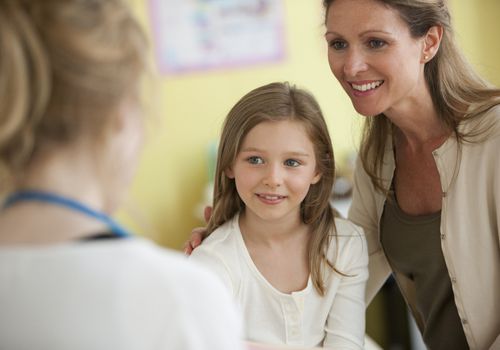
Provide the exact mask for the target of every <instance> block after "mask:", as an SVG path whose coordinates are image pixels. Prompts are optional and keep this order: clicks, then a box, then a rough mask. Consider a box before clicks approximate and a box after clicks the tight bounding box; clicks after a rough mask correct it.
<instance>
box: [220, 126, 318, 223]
mask: <svg viewBox="0 0 500 350" xmlns="http://www.w3.org/2000/svg"><path fill="white" fill-rule="evenodd" d="M225 173H226V176H228V177H229V178H234V179H235V182H236V189H237V191H238V194H239V196H240V198H241V200H242V201H243V202H244V203H245V206H246V215H247V217H249V216H256V217H258V218H260V219H261V220H265V221H276V220H283V219H285V220H297V219H300V204H301V203H302V201H303V200H304V198H305V196H306V195H307V192H308V191H309V187H310V186H311V185H312V184H315V183H317V182H318V181H319V180H320V178H321V174H319V173H318V171H317V167H316V157H315V153H314V146H313V144H312V142H311V140H310V139H309V136H308V134H307V132H306V130H305V128H304V126H303V125H302V124H301V123H300V122H296V121H288V120H284V121H275V122H271V121H269V122H262V123H260V124H258V125H257V126H255V127H254V128H253V129H251V130H250V131H249V132H248V134H247V135H246V136H245V138H244V140H243V143H242V145H241V148H240V151H239V153H238V155H237V157H236V160H235V162H234V164H233V166H232V167H231V169H228V170H226V172H225Z"/></svg>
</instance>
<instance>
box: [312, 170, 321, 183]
mask: <svg viewBox="0 0 500 350" xmlns="http://www.w3.org/2000/svg"><path fill="white" fill-rule="evenodd" d="M321 175H322V174H321V173H320V172H317V173H316V175H314V177H313V178H312V180H311V185H315V184H317V183H318V181H319V180H321Z"/></svg>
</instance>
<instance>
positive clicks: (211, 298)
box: [130, 241, 243, 350]
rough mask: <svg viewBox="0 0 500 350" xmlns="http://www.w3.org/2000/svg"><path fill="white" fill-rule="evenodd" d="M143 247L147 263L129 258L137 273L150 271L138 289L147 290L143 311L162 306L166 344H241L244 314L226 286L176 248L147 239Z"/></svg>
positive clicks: (234, 346) (192, 346)
mask: <svg viewBox="0 0 500 350" xmlns="http://www.w3.org/2000/svg"><path fill="white" fill-rule="evenodd" d="M142 249H144V254H140V256H139V258H140V259H142V260H143V264H138V263H137V260H136V261H135V262H134V261H131V265H132V266H130V268H132V269H133V268H134V266H137V267H138V270H137V271H136V273H135V274H134V275H135V276H134V277H135V278H138V279H141V276H146V275H149V278H147V279H146V280H145V281H143V282H142V283H140V284H139V286H138V288H140V289H141V290H142V292H144V293H145V294H146V295H149V296H148V297H146V298H143V299H144V300H143V303H145V304H147V305H148V307H147V308H145V309H144V312H148V310H149V312H153V313H155V312H159V311H160V310H162V313H163V318H164V321H163V325H161V326H162V327H164V339H163V341H165V344H166V345H168V347H167V348H170V349H207V350H208V349H222V350H224V349H241V348H242V346H243V343H242V337H241V335H242V333H241V332H242V326H241V320H240V315H239V314H238V313H237V311H236V307H235V305H234V302H233V300H232V297H231V296H230V294H229V292H228V291H227V289H226V288H225V287H224V285H223V284H222V283H221V282H220V281H219V280H218V279H217V278H216V277H215V276H214V275H213V274H212V273H210V272H209V271H207V270H205V269H203V268H202V267H200V266H198V265H197V264H194V263H192V262H190V261H188V259H187V258H186V257H185V256H184V255H182V254H180V253H178V252H174V251H171V250H168V249H163V248H160V247H158V246H156V245H154V244H153V243H151V242H147V241H143V243H142ZM142 306H144V304H143V305H142Z"/></svg>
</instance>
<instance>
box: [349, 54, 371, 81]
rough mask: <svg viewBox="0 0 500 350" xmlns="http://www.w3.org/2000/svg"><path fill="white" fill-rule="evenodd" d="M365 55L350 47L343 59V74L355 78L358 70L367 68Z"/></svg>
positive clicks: (361, 70)
mask: <svg viewBox="0 0 500 350" xmlns="http://www.w3.org/2000/svg"><path fill="white" fill-rule="evenodd" d="M367 67H368V65H367V63H366V57H365V55H364V54H363V53H362V52H360V51H359V50H355V49H351V50H349V51H348V52H347V53H346V56H345V61H344V74H345V75H346V77H348V78H355V77H357V76H358V74H359V73H360V72H364V71H366V70H367Z"/></svg>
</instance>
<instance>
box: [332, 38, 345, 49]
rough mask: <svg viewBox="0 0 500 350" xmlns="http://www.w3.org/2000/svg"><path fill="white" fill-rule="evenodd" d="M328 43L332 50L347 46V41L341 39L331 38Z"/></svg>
mask: <svg viewBox="0 0 500 350" xmlns="http://www.w3.org/2000/svg"><path fill="white" fill-rule="evenodd" d="M328 45H329V46H330V47H331V48H332V49H334V50H343V49H345V48H346V47H347V43H346V42H344V41H341V40H332V41H330V42H329V44H328Z"/></svg>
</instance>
